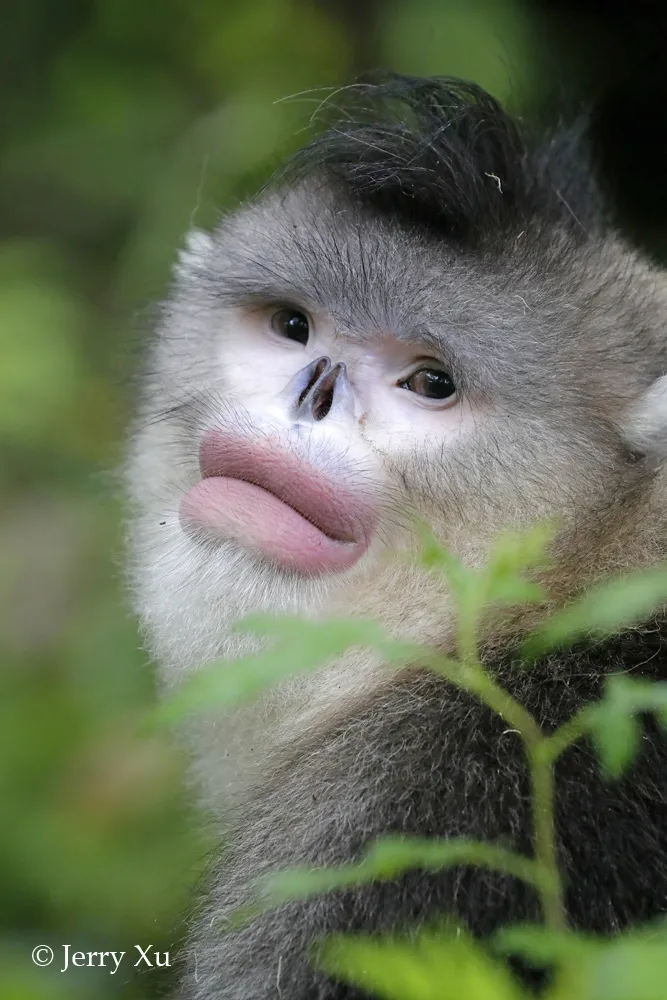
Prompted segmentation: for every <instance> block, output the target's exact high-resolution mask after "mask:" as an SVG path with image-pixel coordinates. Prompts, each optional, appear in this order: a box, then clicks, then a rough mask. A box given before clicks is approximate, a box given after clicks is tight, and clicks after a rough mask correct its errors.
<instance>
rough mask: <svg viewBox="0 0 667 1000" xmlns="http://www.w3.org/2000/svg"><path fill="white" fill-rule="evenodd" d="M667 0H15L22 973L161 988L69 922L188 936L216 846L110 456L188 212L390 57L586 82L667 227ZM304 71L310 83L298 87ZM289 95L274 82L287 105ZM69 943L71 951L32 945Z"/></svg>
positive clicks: (3, 665)
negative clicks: (167, 694)
mask: <svg viewBox="0 0 667 1000" xmlns="http://www.w3.org/2000/svg"><path fill="white" fill-rule="evenodd" d="M661 6H662V5H658V4H655V5H648V4H644V5H642V4H638V3H633V4H629V3H625V4H616V5H612V4H609V3H606V4H602V3H593V2H586V0H578V2H574V0H573V2H571V3H569V4H563V3H561V4H558V5H556V4H551V3H546V2H541V3H540V2H537V0H533V2H528V0H526V2H525V3H523V4H521V3H514V4H505V3H490V2H487V3H480V2H474V0H472V2H471V0H458V2H455V3H453V2H445V0H441V2H436V0H393V2H389V0H365V2H364V0H189V2H185V0H58V2H57V3H56V2H55V0H21V2H13V3H10V2H9V0H5V3H4V5H3V8H2V10H1V11H0V453H1V454H2V462H1V463H0V489H1V495H2V501H1V513H0V555H1V558H0V651H1V662H0V995H2V996H3V997H6V998H8V1000H9V998H13V997H16V998H17V1000H19V998H20V1000H31V998H34V1000H52V998H54V1000H59V998H61V997H62V998H67V1000H71V998H76V997H95V998H97V997H104V996H121V995H122V996H128V997H138V998H140V997H147V996H150V995H154V994H155V992H156V991H157V990H158V988H159V984H160V977H159V975H158V974H155V973H151V972H147V973H145V974H144V975H142V976H140V977H136V976H133V975H132V974H131V969H130V964H131V963H130V960H129V958H127V959H126V960H125V963H124V964H123V966H122V968H121V971H120V972H119V973H118V974H117V975H116V976H110V975H109V973H108V971H107V972H105V971H101V972H100V971H95V970H84V969H79V970H74V971H73V972H70V973H65V974H61V973H60V972H59V971H58V970H59V968H60V967H61V959H62V950H61V947H62V945H63V944H65V943H67V944H71V945H73V946H74V947H77V948H81V949H83V950H102V949H104V950H109V949H111V950H128V951H129V950H130V949H131V948H132V946H133V945H134V944H137V943H138V944H141V945H142V946H146V945H148V944H152V945H153V947H157V948H160V949H166V948H169V947H172V946H173V947H172V955H173V956H174V957H175V952H176V950H177V947H176V945H175V943H174V942H175V940H176V939H175V930H174V929H175V928H177V927H178V925H179V921H180V917H181V915H182V913H183V912H184V909H185V907H186V906H187V900H188V898H189V893H190V892H191V887H192V886H193V885H194V883H195V881H196V878H197V874H198V872H199V871H201V869H202V867H203V866H204V865H205V861H206V857H207V856H208V852H209V851H210V845H209V844H205V843H203V842H202V841H201V839H200V838H198V837H196V836H195V835H194V834H193V832H192V831H193V829H194V826H193V823H192V818H191V816H190V814H189V812H188V807H187V805H186V802H185V795H184V793H183V792H182V790H181V789H182V770H183V767H182V761H181V759H180V757H179V755H178V753H177V752H176V750H175V749H174V748H173V747H171V746H170V745H169V744H168V742H167V741H166V739H164V738H159V737H157V736H154V737H151V738H146V737H145V736H142V735H140V723H141V720H142V717H143V713H144V712H145V709H146V706H148V705H149V704H150V703H151V699H152V698H153V686H152V679H151V670H150V664H149V663H148V662H147V659H146V657H145V655H144V654H143V653H142V652H141V650H140V644H139V639H138V636H137V634H136V629H135V625H134V623H133V621H132V618H131V615H130V614H129V611H128V608H127V602H126V600H125V597H124V594H123V586H122V579H121V572H120V570H119V563H120V551H121V542H122V527H121V525H122V516H121V515H122V510H121V508H122V504H121V502H120V500H119V497H118V491H117V489H116V486H115V481H114V469H115V468H117V466H118V464H119V462H120V460H121V457H122V439H123V429H124V426H125V423H126V420H127V414H128V410H129V407H130V405H131V404H130V400H131V396H132V379H131V376H132V372H133V370H134V368H135V357H136V349H137V345H138V343H139V341H140V339H141V338H140V331H141V328H142V323H143V322H144V318H145V316H146V315H147V307H148V303H150V301H151V299H152V298H154V297H155V296H156V295H159V294H160V291H161V289H162V288H163V286H164V282H165V280H166V277H167V275H168V270H169V267H170V263H171V261H172V259H173V254H174V250H175V248H176V246H177V245H178V243H179V240H180V239H181V237H182V234H183V232H184V231H185V230H186V229H187V228H188V226H190V225H191V224H192V223H193V222H194V223H196V224H198V225H201V226H206V225H207V224H210V223H211V222H212V221H213V220H214V219H215V216H216V212H217V211H218V210H219V209H221V208H223V209H224V208H225V207H226V206H230V205H234V204H236V203H237V202H238V199H239V198H240V197H242V196H243V194H244V193H245V192H247V191H249V190H251V189H252V187H253V185H255V184H256V183H257V182H258V181H259V180H261V179H263V178H265V177H266V176H267V175H268V174H269V173H270V172H271V171H272V170H273V168H274V167H275V166H276V165H277V164H278V163H279V162H280V159H281V157H282V156H284V155H285V153H287V152H288V151H289V150H290V149H293V148H294V147H295V146H296V145H298V144H299V142H300V141H302V139H303V131H302V130H303V129H304V127H305V126H306V125H307V124H308V117H309V114H310V113H311V112H312V111H313V110H314V109H315V108H316V106H317V103H318V102H319V100H320V99H321V97H322V96H323V92H322V93H318V92H316V93H312V92H311V93H304V92H307V91H312V90H313V88H320V87H327V86H336V85H340V84H343V83H345V82H347V81H349V80H350V79H351V78H352V77H353V76H354V74H355V73H357V72H359V71H364V70H368V69H372V68H376V67H390V68H394V69H397V70H401V71H405V72H410V73H414V74H434V73H451V74H456V75H461V76H465V77H468V78H472V79H475V80H476V81H477V82H479V83H481V84H482V85H483V86H485V87H487V89H489V90H490V91H491V92H492V93H493V94H494V95H495V96H497V97H498V98H500V99H501V100H503V101H504V102H506V103H507V104H508V106H509V107H510V108H512V109H513V110H515V111H517V112H519V113H522V114H525V115H533V114H539V115H541V116H545V117H547V118H553V117H555V116H557V114H558V113H559V110H561V109H562V108H571V109H574V108H576V107H577V106H578V105H579V104H580V103H581V102H585V103H587V104H589V105H591V106H592V107H593V109H594V111H593V125H594V129H593V134H594V140H595V150H596V157H597V159H598V160H599V163H600V166H601V169H602V173H603V176H604V178H605V180H606V182H607V184H608V185H609V188H610V190H611V192H612V198H613V202H614V206H615V208H616V210H617V213H618V217H619V220H620V222H621V224H622V226H623V228H624V229H625V231H626V232H627V234H628V237H629V238H630V239H632V240H634V241H636V242H638V243H639V244H640V245H642V246H644V247H645V248H646V250H647V251H648V252H650V253H651V254H653V255H655V256H656V257H658V258H659V257H660V256H661V255H663V254H664V253H665V250H666V249H667V241H666V240H665V236H666V235H667V197H666V195H665V189H666V186H667V155H666V154H667V148H666V147H667V73H665V56H666V52H667V45H666V38H667V35H666V31H667V15H666V14H665V13H664V12H663V11H662V10H661ZM296 94H301V96H300V97H295V98H294V99H293V100H291V101H284V100H281V99H282V98H285V97H288V96H290V95H296ZM276 102H278V103H276ZM38 944H49V945H51V946H52V947H53V948H54V949H55V951H56V959H55V961H54V964H53V966H51V967H50V968H48V969H38V968H36V967H34V966H33V965H32V964H31V962H30V952H31V949H32V948H33V947H34V946H35V945H38Z"/></svg>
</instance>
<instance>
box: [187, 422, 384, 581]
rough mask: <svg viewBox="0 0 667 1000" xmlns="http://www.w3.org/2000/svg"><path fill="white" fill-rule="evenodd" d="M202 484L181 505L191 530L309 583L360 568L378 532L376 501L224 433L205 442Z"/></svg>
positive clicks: (277, 452) (276, 453) (285, 457)
mask: <svg viewBox="0 0 667 1000" xmlns="http://www.w3.org/2000/svg"><path fill="white" fill-rule="evenodd" d="M199 461H200V466H201V472H202V477H203V478H202V479H201V481H200V482H198V483H197V485H196V486H193V488H192V489H191V490H189V491H188V493H186V495H185V496H184V497H183V500H182V501H181V510H180V514H181V521H182V523H183V525H184V527H185V528H186V529H189V530H192V529H194V530H195V531H196V532H197V531H203V532H205V533H206V535H208V536H209V537H210V536H213V537H214V538H220V539H230V538H231V539H235V540H236V541H238V542H239V543H240V544H241V545H242V546H244V547H245V548H248V549H251V550H254V551H256V552H259V553H261V554H263V555H264V556H267V557H268V558H269V559H271V560H272V561H274V562H276V563H278V565H280V566H281V567H282V568H283V569H287V570H292V571H295V572H297V573H301V574H303V575H306V576H313V575H316V574H320V573H332V572H336V571H340V570H344V569H348V568H349V567H350V566H352V565H354V563H355V562H357V560H358V559H360V558H361V556H362V555H363V553H364V552H365V551H366V549H367V548H368V544H369V542H370V537H371V535H372V532H373V529H374V527H375V520H376V516H375V511H374V508H373V504H372V503H370V502H369V498H368V497H367V496H366V497H363V496H362V495H358V494H352V493H350V492H349V491H347V490H345V489H344V488H341V487H340V486H338V485H335V484H334V483H333V482H331V480H329V479H328V478H326V477H325V476H324V475H323V474H322V473H320V472H317V471H316V470H315V469H314V468H313V467H312V466H310V465H306V464H304V463H301V462H299V461H298V460H297V459H295V458H294V457H292V456H291V455H290V454H289V453H288V452H284V451H282V450H281V449H280V448H277V447H276V448H271V447H270V445H265V446H263V447H260V446H259V445H256V444H254V443H251V442H248V441H247V440H244V439H242V438H239V437H236V436H233V435H230V434H227V433H225V432H223V431H212V432H210V433H209V434H207V435H205V437H204V438H203V439H202V443H201V447H200V452H199Z"/></svg>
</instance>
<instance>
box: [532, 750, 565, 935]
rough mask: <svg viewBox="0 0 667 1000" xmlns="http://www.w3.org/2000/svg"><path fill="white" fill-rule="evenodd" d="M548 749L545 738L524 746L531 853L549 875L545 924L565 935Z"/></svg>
mask: <svg viewBox="0 0 667 1000" xmlns="http://www.w3.org/2000/svg"><path fill="white" fill-rule="evenodd" d="M549 749H550V748H549V740H548V739H547V738H545V737H544V736H541V737H540V740H539V742H537V743H536V744H534V745H533V746H532V747H531V746H528V745H526V751H527V754H528V760H529V764H530V785H531V804H532V811H533V850H534V851H535V858H536V859H537V861H538V862H539V864H540V865H541V866H542V867H543V869H544V871H545V872H548V874H549V878H548V879H547V880H545V882H544V884H543V885H542V888H541V897H542V910H543V913H544V922H545V924H546V925H547V927H548V928H549V929H550V930H553V931H564V930H566V928H567V919H566V915H565V903H564V900H563V884H562V881H561V877H560V869H559V867H558V854H557V850H556V817H555V809H554V803H555V795H554V791H555V789H554V765H553V759H552V758H551V755H550V753H549Z"/></svg>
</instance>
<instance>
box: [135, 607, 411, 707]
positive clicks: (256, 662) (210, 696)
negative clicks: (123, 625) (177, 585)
mask: <svg viewBox="0 0 667 1000" xmlns="http://www.w3.org/2000/svg"><path fill="white" fill-rule="evenodd" d="M234 628H235V629H236V630H237V631H250V632H252V633H254V634H256V635H261V636H268V637H273V638H275V639H276V642H275V643H274V644H273V645H271V646H270V647H269V648H268V649H262V650H260V651H259V652H257V653H249V654H248V655H247V656H242V657H239V658H237V659H234V660H226V661H216V662H215V663H212V664H210V665H209V666H207V667H204V668H203V669H201V670H199V671H197V673H195V674H193V675H192V676H191V677H189V678H188V679H187V680H186V681H184V682H183V684H181V686H180V687H179V688H178V690H177V691H176V692H175V694H173V695H172V696H171V697H170V698H168V699H165V701H163V702H162V704H161V705H159V706H158V708H157V709H156V710H155V712H154V713H153V715H152V720H151V721H152V722H153V723H154V724H157V725H169V724H171V723H173V722H174V721H177V720H179V719H182V718H184V717H185V716H187V715H189V714H190V713H192V712H197V711H207V710H210V709H211V708H214V707H216V706H225V705H231V704H236V703H238V702H241V701H246V700H248V699H250V698H253V697H256V696H257V695H258V694H259V693H260V692H261V691H262V690H264V689H265V688H267V687H269V686H271V685H273V684H276V683H277V682H278V681H279V680H281V679H282V678H284V677H286V676H288V675H289V674H295V673H302V672H304V671H307V670H314V669H316V668H317V667H319V666H321V665H322V664H324V663H326V662H327V661H328V660H329V659H332V658H333V657H336V656H340V655H341V654H342V653H344V652H345V650H346V649H349V648H351V647H353V646H363V647H365V648H369V649H375V650H376V651H377V652H379V653H380V654H381V655H382V657H383V658H384V659H385V661H386V662H388V663H399V662H403V661H405V660H406V659H410V658H413V657H419V655H420V652H421V653H423V651H422V649H421V647H420V646H418V645H416V644H414V643H404V642H397V641H395V640H393V639H392V638H391V637H390V636H389V635H388V634H387V633H386V632H385V630H384V629H383V628H382V626H380V625H378V624H377V623H376V622H374V621H369V620H365V619H361V618H330V619H326V620H324V621H309V620H307V619H304V618H299V617H295V616H287V615H286V616H283V617H277V616H271V615H252V616H249V617H248V618H246V619H243V620H242V621H240V622H238V623H236V624H235V626H234Z"/></svg>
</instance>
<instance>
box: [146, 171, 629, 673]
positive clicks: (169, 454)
mask: <svg viewBox="0 0 667 1000" xmlns="http://www.w3.org/2000/svg"><path fill="white" fill-rule="evenodd" d="M576 263H577V262H576V261H573V260H572V259H571V257H570V259H568V262H567V265H565V264H562V263H560V262H559V261H558V260H557V259H554V261H553V262H552V267H551V270H550V272H549V274H548V275H547V276H546V277H545V275H544V274H540V273H539V267H536V266H535V262H534V261H533V260H531V255H530V253H527V254H526V255H523V256H517V257H515V258H514V259H513V261H512V264H511V269H510V268H509V267H507V266H504V265H503V264H502V263H499V262H494V263H493V264H491V263H490V262H489V261H488V260H475V259H474V258H471V257H468V258H466V257H464V256H462V255H459V254H457V253H456V252H455V251H454V249H452V247H451V246H447V245H443V244H442V243H440V244H438V243H436V242H434V241H433V240H426V239H425V238H420V237H419V236H418V235H416V234H415V233H414V232H411V231H409V230H402V229H400V228H399V227H397V226H396V227H393V226H391V225H388V224H387V223H386V222H384V223H383V222H381V221H379V220H377V219H373V218H372V217H370V216H368V215H366V214H364V213H362V212H359V211H357V210H355V209H354V208H353V207H352V206H349V205H347V206H346V205H345V204H343V203H340V204H339V203H337V202H336V200H335V198H334V197H332V194H331V192H330V191H326V190H319V191H314V190H313V189H312V188H311V189H306V190H302V191H300V192H292V193H291V194H289V195H285V196H282V197H280V198H278V197H277V196H275V195H274V196H273V197H269V198H268V199H266V200H265V201H264V202H260V203H258V204H255V205H253V206H251V207H250V208H247V209H245V210H242V211H241V212H239V213H238V214H237V215H235V216H233V217H231V218H229V219H228V220H226V221H225V223H224V224H223V226H222V227H221V228H220V230H219V231H218V232H217V233H216V234H214V236H212V237H207V236H203V235H201V234H200V235H198V236H197V237H195V238H194V239H193V240H192V241H191V245H190V249H189V252H188V253H187V254H186V255H185V256H184V258H183V260H182V263H181V267H180V269H179V273H178V275H177V280H176V284H175V288H174V292H173V296H172V298H171V300H170V301H168V303H167V305H166V307H165V309H164V314H163V320H162V324H161V328H160V330H159V336H158V338H157V340H156V343H155V347H154V351H153V356H152V363H151V372H150V374H149V375H148V377H147V382H146V392H145V397H144V405H143V410H142V413H141V415H140V419H139V422H138V425H137V432H136V439H135V441H136V443H135V448H134V452H133V456H132V459H131V467H130V477H129V478H130V483H131V489H132V495H133V499H134V501H135V507H136V517H135V522H134V541H135V551H136V552H137V553H138V556H137V563H136V566H135V580H136V584H137V586H136V591H137V596H138V601H139V607H140V612H141V614H142V617H143V619H144V622H145V624H146V626H147V628H148V631H149V634H150V636H151V637H152V641H153V647H154V651H155V652H156V653H157V655H158V656H159V657H160V658H161V659H163V660H168V661H171V662H176V663H179V664H186V663H193V662H201V661H202V660H204V659H208V658H210V657H212V656H216V655H220V654H221V653H224V652H225V651H228V650H229V648H230V646H229V642H230V640H229V638H228V632H227V625H228V623H229V620H230V619H233V618H235V617H238V616H240V615H242V614H244V613H246V612H248V611H250V610H256V609H258V608H261V609H263V610H290V611H298V612H304V611H305V612H307V613H317V612H319V611H321V610H323V609H325V608H330V607H331V606H336V607H337V608H347V609H350V610H358V609H360V608H361V609H363V610H366V611H369V612H374V613H376V614H380V615H382V613H383V610H384V605H385V603H386V602H387V601H389V602H390V603H391V604H392V607H393V620H394V621H396V620H397V619H400V618H401V616H403V617H404V618H405V619H406V620H407V619H410V618H411V616H412V617H413V618H414V616H415V615H416V620H419V621H421V622H422V623H423V622H424V621H426V619H427V618H428V615H426V616H425V614H424V591H423V590H420V589H419V588H417V587H416V585H415V584H414V581H413V579H412V577H411V576H410V572H409V571H408V570H407V569H406V560H405V559H404V558H403V557H404V556H405V555H406V553H407V552H408V551H409V550H410V548H411V547H412V546H413V545H414V517H415V516H416V517H418V518H420V519H425V520H426V521H427V522H428V523H429V524H430V525H431V526H432V528H433V530H434V531H435V532H436V534H438V535H439V536H440V537H441V538H442V540H443V542H444V543H445V544H447V545H449V546H451V547H452V548H454V549H455V550H457V551H459V552H460V553H461V554H462V555H464V556H465V557H466V558H468V559H472V560H475V559H479V558H481V557H482V554H483V552H484V550H485V548H486V546H487V544H488V542H489V540H490V539H491V538H492V537H493V536H494V535H495V533H496V532H497V531H498V530H500V529H502V528H503V527H506V526H510V525H511V526H514V527H516V526H517V525H523V524H527V523H530V522H531V521H533V520H534V519H535V518H537V517H545V516H546V517H550V516H556V517H558V518H561V519H565V520H567V519H568V518H571V517H573V516H574V514H573V512H574V513H576V515H577V517H578V518H579V523H581V519H582V517H583V518H584V519H586V518H587V517H588V516H590V517H591V518H592V519H594V518H595V517H597V518H598V519H599V514H600V509H601V506H600V505H601V502H602V498H606V499H605V500H604V503H605V504H607V505H608V500H609V495H610V488H611V487H613V489H615V490H616V493H617V495H618V497H619V498H620V497H621V493H623V495H625V491H624V490H623V489H622V484H623V482H624V480H623V475H624V474H625V473H624V472H622V471H621V470H622V469H625V467H626V465H627V463H624V461H623V460H622V459H621V458H620V454H621V447H620V438H619V437H618V435H615V434H614V432H613V429H612V424H611V420H610V419H609V417H608V413H607V410H609V403H608V402H607V403H605V402H604V399H605V392H606V388H607V385H608V384H611V385H614V381H613V380H614V378H615V377H616V374H617V373H615V372H614V373H611V372H602V371H598V372H597V373H595V372H592V371H591V368H590V365H591V364H592V361H590V359H589V360H587V358H586V344H585V340H584V341H582V336H581V334H582V327H581V324H580V316H579V313H578V312H577V310H578V309H579V308H580V307H579V306H578V304H577V298H576V295H573V293H572V291H571V290H570V294H569V301H568V304H567V308H564V306H563V301H562V295H561V294H560V290H559V282H562V281H563V280H564V274H563V269H564V268H565V267H567V280H568V281H569V282H570V284H571V285H572V284H573V277H572V273H571V272H572V270H573V268H576ZM579 285H580V286H581V281H579ZM584 291H585V289H583V288H581V287H580V292H581V293H582V294H583V292H584ZM575 348H576V349H575ZM554 380H555V381H554ZM614 391H615V393H616V403H618V400H619V387H618V385H617V384H616V385H615V386H614ZM632 391H634V389H633V386H632V379H631V378H630V377H629V376H628V375H627V372H626V373H625V379H624V385H623V388H622V389H621V392H629V393H630V395H631V394H632ZM605 408H606V409H605ZM619 490H620V491H621V492H619ZM397 558H398V563H397ZM401 559H403V562H402V563H401V561H400V560H401ZM397 565H398V569H397V568H396V567H397ZM397 587H405V590H404V593H403V600H402V604H401V608H400V613H397V612H396V588H397ZM427 630H428V627H427Z"/></svg>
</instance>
